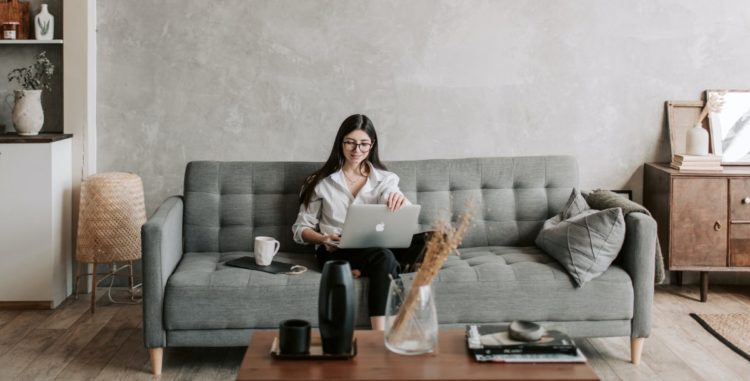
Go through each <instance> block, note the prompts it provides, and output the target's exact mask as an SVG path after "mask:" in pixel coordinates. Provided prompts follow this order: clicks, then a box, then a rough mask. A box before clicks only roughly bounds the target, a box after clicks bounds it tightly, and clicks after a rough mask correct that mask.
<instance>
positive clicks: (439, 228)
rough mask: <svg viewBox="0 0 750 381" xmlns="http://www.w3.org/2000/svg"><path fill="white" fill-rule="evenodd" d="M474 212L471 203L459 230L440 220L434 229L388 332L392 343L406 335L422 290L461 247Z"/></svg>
mask: <svg viewBox="0 0 750 381" xmlns="http://www.w3.org/2000/svg"><path fill="white" fill-rule="evenodd" d="M473 209H474V208H473V207H472V205H471V203H470V202H469V203H467V208H466V210H467V212H466V213H464V214H463V215H462V216H461V218H460V219H459V222H458V226H457V227H453V226H451V223H450V222H449V221H447V220H445V219H440V220H438V221H437V222H436V223H435V225H434V226H433V229H434V233H433V234H431V235H430V237H429V239H428V240H427V242H425V255H424V260H423V261H422V265H421V267H420V268H419V270H418V271H417V274H416V275H415V276H414V280H413V282H412V284H411V288H410V289H409V292H408V293H407V294H406V298H405V299H404V302H403V304H402V305H401V308H399V311H398V315H396V317H395V319H394V321H393V325H392V326H391V329H390V331H389V332H388V334H389V338H390V339H397V338H398V337H399V336H400V335H401V334H402V332H403V327H404V326H405V324H404V323H405V322H407V321H408V320H409V319H410V318H411V317H412V314H413V310H414V308H415V304H416V303H417V301H418V300H419V287H420V286H426V285H429V284H431V283H432V280H433V279H434V278H435V275H437V273H438V271H439V270H440V268H441V267H443V263H445V260H446V259H447V258H448V256H449V255H450V254H451V253H452V252H454V251H455V250H456V248H458V245H459V244H461V241H462V240H463V237H464V235H465V234H466V231H467V230H468V229H469V226H470V224H471V219H472V212H471V211H472V210H473Z"/></svg>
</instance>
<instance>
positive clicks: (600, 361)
mask: <svg viewBox="0 0 750 381" xmlns="http://www.w3.org/2000/svg"><path fill="white" fill-rule="evenodd" d="M589 340H590V339H583V340H579V339H576V343H577V344H578V347H579V348H580V349H581V352H583V354H584V355H585V356H586V358H587V359H588V360H589V364H591V367H592V368H594V371H596V375H597V376H599V378H601V379H602V381H627V380H622V379H621V378H620V377H618V376H617V372H615V370H614V369H612V367H611V366H609V364H608V363H607V361H606V360H605V359H604V358H603V357H602V355H601V353H599V351H598V350H597V349H596V348H595V347H594V346H593V345H592V344H591V343H590V341H589Z"/></svg>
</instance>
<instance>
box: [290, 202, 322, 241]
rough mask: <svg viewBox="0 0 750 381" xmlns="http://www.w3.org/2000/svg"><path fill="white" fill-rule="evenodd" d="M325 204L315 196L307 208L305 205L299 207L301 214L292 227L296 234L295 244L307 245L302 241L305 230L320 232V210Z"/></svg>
mask: <svg viewBox="0 0 750 381" xmlns="http://www.w3.org/2000/svg"><path fill="white" fill-rule="evenodd" d="M322 204H323V200H321V199H320V197H318V196H317V195H313V199H312V200H310V204H309V205H308V206H307V207H305V205H304V204H301V205H300V206H299V213H297V221H295V222H294V225H292V233H293V234H294V242H297V243H298V244H300V245H307V242H305V241H304V240H303V239H302V232H303V231H304V230H305V229H313V230H318V221H319V219H320V208H321V205H322Z"/></svg>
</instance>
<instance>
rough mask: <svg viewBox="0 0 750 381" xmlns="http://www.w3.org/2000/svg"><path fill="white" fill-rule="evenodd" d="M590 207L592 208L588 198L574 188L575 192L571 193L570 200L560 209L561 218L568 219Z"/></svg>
mask: <svg viewBox="0 0 750 381" xmlns="http://www.w3.org/2000/svg"><path fill="white" fill-rule="evenodd" d="M589 209H591V207H589V203H588V202H586V199H585V198H584V197H583V196H582V195H581V192H579V191H578V189H576V188H573V192H571V193H570V197H569V198H568V202H566V203H565V206H563V208H562V210H561V211H560V218H561V219H563V220H567V219H568V218H570V217H573V216H576V215H578V214H580V213H581V212H583V211H585V210H589Z"/></svg>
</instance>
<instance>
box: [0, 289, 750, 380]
mask: <svg viewBox="0 0 750 381" xmlns="http://www.w3.org/2000/svg"><path fill="white" fill-rule="evenodd" d="M100 294H101V293H100ZM97 305H98V306H99V307H98V308H97V312H96V314H94V315H91V314H90V313H88V300H87V299H86V298H85V297H82V298H81V299H79V300H73V299H71V300H68V301H66V302H65V303H64V305H63V306H62V307H60V308H58V309H57V310H54V311H0V380H19V379H20V380H149V379H152V377H151V375H150V373H149V364H148V354H147V352H146V349H145V348H144V347H143V334H142V332H141V326H142V323H141V306H140V305H113V304H111V303H109V301H108V300H106V298H101V299H100V300H99V303H98V304H97ZM691 312H695V313H733V312H744V313H750V287H747V286H745V287H731V288H730V287H722V288H720V287H712V288H711V290H710V293H709V299H708V302H707V303H700V302H699V301H698V289H697V288H695V287H685V288H676V287H658V288H657V292H656V295H655V310H654V321H653V330H652V335H651V337H650V338H649V339H647V340H646V342H645V346H644V352H643V361H642V363H641V364H640V365H638V366H634V365H632V364H630V363H629V358H630V349H629V346H630V340H629V339H628V338H626V337H622V338H606V339H587V340H578V342H579V344H580V346H581V347H582V349H583V351H584V352H585V354H586V356H588V358H589V361H590V362H591V365H592V366H593V367H594V369H595V370H596V373H597V374H598V375H599V377H601V378H602V379H603V380H680V381H683V380H743V379H745V380H750V361H747V360H745V359H743V358H742V357H740V356H739V355H737V354H735V353H734V352H732V351H731V350H729V349H728V348H727V347H725V346H724V345H723V344H721V343H720V342H719V341H718V340H716V339H715V338H714V337H713V336H711V335H710V334H708V333H707V332H706V331H705V330H704V329H703V328H702V327H700V326H699V325H698V324H697V323H696V322H695V321H694V320H693V319H692V318H690V316H689V315H688V314H689V313H691ZM243 352H244V348H188V349H185V348H174V349H167V350H166V351H165V360H164V361H165V362H164V373H163V375H162V376H161V378H160V379H161V380H192V379H196V380H232V379H234V376H235V373H236V371H237V369H238V367H239V365H240V361H241V359H242V355H243Z"/></svg>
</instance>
